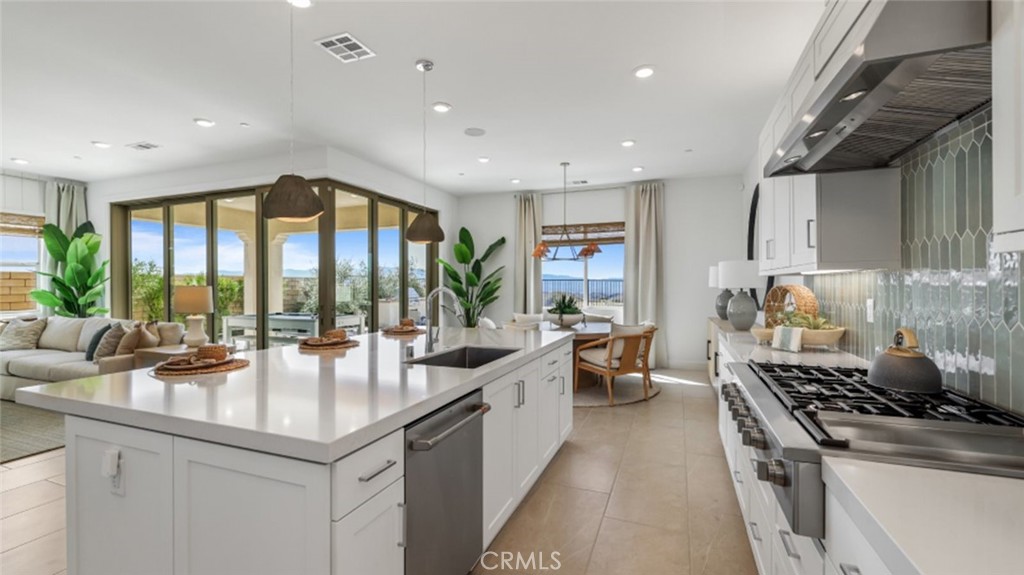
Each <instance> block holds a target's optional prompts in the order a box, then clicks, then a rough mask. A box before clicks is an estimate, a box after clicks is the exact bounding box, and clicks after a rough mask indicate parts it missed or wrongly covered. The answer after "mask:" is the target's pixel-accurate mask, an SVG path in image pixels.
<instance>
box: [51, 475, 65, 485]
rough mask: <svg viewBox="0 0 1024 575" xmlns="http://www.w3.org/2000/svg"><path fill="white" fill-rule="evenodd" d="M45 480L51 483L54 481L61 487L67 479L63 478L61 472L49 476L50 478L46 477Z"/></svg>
mask: <svg viewBox="0 0 1024 575" xmlns="http://www.w3.org/2000/svg"><path fill="white" fill-rule="evenodd" d="M47 481H49V482H51V483H56V484H57V485H60V486H61V487H64V486H65V485H67V481H66V480H65V478H64V474H63V473H61V474H60V475H58V476H56V477H51V478H49V479H47Z"/></svg>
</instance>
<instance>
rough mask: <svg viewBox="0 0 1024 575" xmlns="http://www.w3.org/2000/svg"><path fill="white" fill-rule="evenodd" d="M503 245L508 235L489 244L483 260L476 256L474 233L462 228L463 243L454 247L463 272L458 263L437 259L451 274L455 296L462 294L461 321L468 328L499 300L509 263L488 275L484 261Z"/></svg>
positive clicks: (449, 274) (450, 282) (450, 283)
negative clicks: (504, 272)
mask: <svg viewBox="0 0 1024 575" xmlns="http://www.w3.org/2000/svg"><path fill="white" fill-rule="evenodd" d="M503 245H505V238H504V237H502V238H498V239H497V240H496V241H495V242H494V243H493V244H491V245H490V246H488V248H487V249H486V250H485V251H484V254H483V255H482V256H480V258H479V259H475V258H476V248H475V246H474V244H473V234H471V233H469V230H467V229H466V228H462V229H460V230H459V243H457V244H455V247H454V248H453V250H454V252H455V262H456V263H457V264H459V265H461V266H462V273H459V271H458V270H456V269H455V266H453V265H452V264H450V263H448V262H446V261H445V260H444V259H442V258H437V263H439V264H441V267H443V268H444V271H445V275H447V276H448V287H450V288H452V291H454V292H455V295H457V296H458V297H459V305H461V306H462V317H461V318H460V320H461V321H462V325H463V326H465V327H476V325H477V322H478V321H479V320H480V316H481V314H483V311H484V308H486V307H487V306H489V305H491V304H492V303H494V302H495V301H496V300H497V299H498V291H499V290H500V289H501V275H500V274H501V272H502V270H504V269H505V266H501V267H499V268H498V269H496V270H494V271H492V272H491V273H489V274H487V275H486V276H484V262H486V261H487V259H488V258H489V257H491V256H492V255H494V252H496V251H498V249H499V248H500V247H501V246H503ZM456 315H458V314H456Z"/></svg>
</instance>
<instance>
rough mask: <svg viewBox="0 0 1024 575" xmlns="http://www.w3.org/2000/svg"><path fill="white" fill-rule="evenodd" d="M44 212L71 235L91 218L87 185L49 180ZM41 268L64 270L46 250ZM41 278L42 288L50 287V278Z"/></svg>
mask: <svg viewBox="0 0 1024 575" xmlns="http://www.w3.org/2000/svg"><path fill="white" fill-rule="evenodd" d="M43 214H44V215H45V217H46V223H48V224H53V225H55V226H57V227H58V228H60V229H61V231H63V232H64V234H65V235H67V236H70V235H71V234H73V233H74V232H75V229H77V228H78V226H80V225H82V224H84V223H85V222H87V221H88V220H89V217H88V214H87V212H86V205H85V186H82V185H79V184H73V183H71V182H53V181H51V182H47V183H46V191H45V192H44V197H43ZM40 268H41V269H42V271H45V272H49V273H51V274H55V273H58V271H62V270H58V269H57V262H56V261H54V260H53V258H51V257H50V254H49V253H48V252H46V250H43V255H42V260H41V261H40ZM39 279H40V283H41V284H42V285H41V286H40V287H41V288H42V289H47V290H48V289H50V278H48V277H46V276H40V278H39ZM103 299H104V300H105V299H106V297H104V298H103ZM101 301H103V300H101ZM42 313H43V314H44V315H50V314H52V313H53V312H52V310H50V309H48V308H43V309H42Z"/></svg>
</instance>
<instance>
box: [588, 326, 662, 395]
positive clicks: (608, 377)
mask: <svg viewBox="0 0 1024 575" xmlns="http://www.w3.org/2000/svg"><path fill="white" fill-rule="evenodd" d="M656 331H658V329H657V328H655V327H651V328H650V329H647V330H645V331H644V332H643V333H638V334H634V335H617V336H613V337H607V338H604V339H600V340H597V341H593V342H590V343H587V344H584V345H581V346H580V347H579V349H578V350H577V352H576V377H575V378H574V379H575V382H576V383H575V386H574V387H575V391H579V381H580V371H581V370H582V371H589V372H591V373H595V374H597V375H600V376H603V377H604V381H605V386H607V388H608V405H611V406H614V405H615V394H614V388H615V378H616V377H618V376H620V375H627V374H631V373H639V374H641V375H642V376H643V386H644V401H647V400H648V399H650V395H649V394H650V390H651V369H650V367H649V365H648V361H647V360H648V357H649V356H650V354H651V345H652V344H653V342H654V332H656ZM616 344H621V345H622V355H621V356H620V357H619V358H618V359H615V358H613V357H612V355H613V353H612V350H614V349H615V347H616ZM602 347H603V352H604V353H603V354H594V353H582V352H585V351H586V350H588V349H595V350H596V348H602ZM597 351H601V350H597ZM588 356H589V358H588Z"/></svg>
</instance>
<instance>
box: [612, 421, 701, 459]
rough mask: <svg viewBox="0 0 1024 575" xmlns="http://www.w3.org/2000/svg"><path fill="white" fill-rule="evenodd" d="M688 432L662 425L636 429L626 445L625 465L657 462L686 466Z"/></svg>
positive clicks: (631, 433)
mask: <svg viewBox="0 0 1024 575" xmlns="http://www.w3.org/2000/svg"><path fill="white" fill-rule="evenodd" d="M687 442H688V440H687V438H686V432H685V430H684V429H681V428H677V427H667V426H660V425H651V426H638V427H634V428H633V430H632V431H631V432H630V435H629V443H627V444H626V451H625V455H623V458H622V460H623V465H637V464H639V463H644V462H657V463H662V464H668V465H686V444H687Z"/></svg>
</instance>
